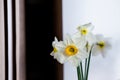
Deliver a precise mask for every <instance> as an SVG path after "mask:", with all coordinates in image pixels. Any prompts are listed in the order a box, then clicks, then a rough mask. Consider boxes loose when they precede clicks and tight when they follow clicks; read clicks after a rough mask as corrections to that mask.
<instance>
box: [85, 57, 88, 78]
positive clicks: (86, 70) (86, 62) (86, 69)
mask: <svg viewBox="0 0 120 80" xmlns="http://www.w3.org/2000/svg"><path fill="white" fill-rule="evenodd" d="M87 61H88V59H87V58H86V59H85V69H84V76H85V77H84V78H86V74H87Z"/></svg>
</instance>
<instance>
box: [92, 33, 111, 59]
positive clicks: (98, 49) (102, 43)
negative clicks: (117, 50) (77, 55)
mask: <svg viewBox="0 0 120 80" xmlns="http://www.w3.org/2000/svg"><path fill="white" fill-rule="evenodd" d="M96 40H97V43H96V45H94V47H93V50H92V53H93V55H98V54H100V53H101V55H102V56H103V57H106V54H107V51H108V50H109V49H111V47H112V46H111V41H110V40H111V39H110V38H105V37H104V36H103V35H96Z"/></svg>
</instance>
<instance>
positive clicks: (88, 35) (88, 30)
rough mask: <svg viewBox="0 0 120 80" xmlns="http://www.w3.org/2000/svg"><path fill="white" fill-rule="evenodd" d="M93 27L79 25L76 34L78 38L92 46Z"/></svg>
mask: <svg viewBox="0 0 120 80" xmlns="http://www.w3.org/2000/svg"><path fill="white" fill-rule="evenodd" d="M93 28H94V26H93V25H92V24H91V23H87V24H84V25H80V26H79V27H78V28H77V29H78V31H79V32H77V33H76V35H78V36H79V37H83V38H85V40H86V41H87V42H88V43H89V45H92V44H94V43H95V42H96V39H95V36H94V35H93V34H92V30H93Z"/></svg>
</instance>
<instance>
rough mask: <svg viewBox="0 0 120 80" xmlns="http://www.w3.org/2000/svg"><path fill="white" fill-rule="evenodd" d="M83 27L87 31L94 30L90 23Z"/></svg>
mask: <svg viewBox="0 0 120 80" xmlns="http://www.w3.org/2000/svg"><path fill="white" fill-rule="evenodd" d="M83 26H85V27H86V28H87V29H88V30H89V31H92V30H93V29H94V26H93V25H92V23H87V24H84V25H83Z"/></svg>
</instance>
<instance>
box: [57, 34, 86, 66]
mask: <svg viewBox="0 0 120 80" xmlns="http://www.w3.org/2000/svg"><path fill="white" fill-rule="evenodd" d="M84 46H85V43H84V42H83V41H80V40H79V43H78V42H76V41H75V40H74V39H73V38H72V37H71V36H69V35H67V36H66V37H65V39H64V40H63V42H62V41H61V43H60V46H59V50H60V51H59V53H60V54H63V56H62V58H64V59H62V60H63V62H67V61H69V62H70V63H72V64H73V65H74V66H78V65H79V63H80V61H82V60H83V59H85V58H87V57H88V54H87V53H86V51H85V50H84V49H83V48H84Z"/></svg>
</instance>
